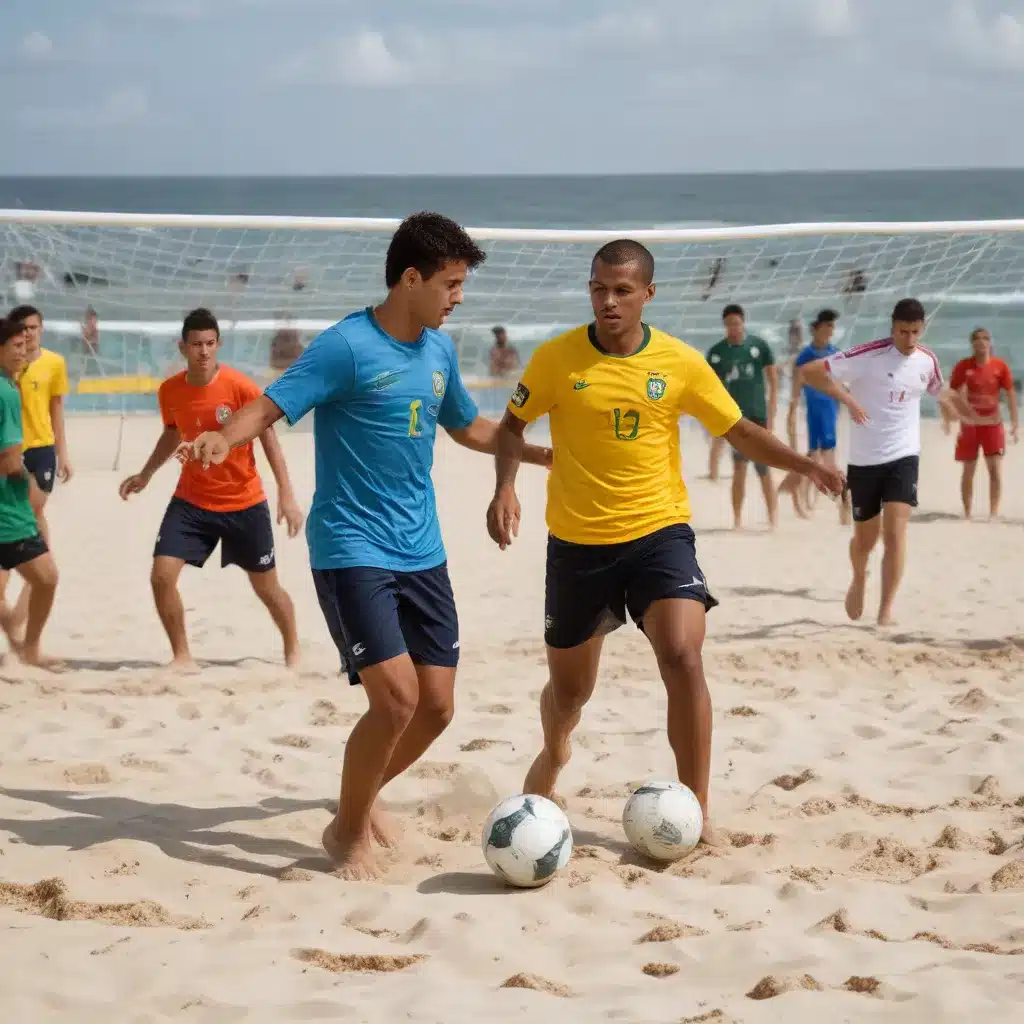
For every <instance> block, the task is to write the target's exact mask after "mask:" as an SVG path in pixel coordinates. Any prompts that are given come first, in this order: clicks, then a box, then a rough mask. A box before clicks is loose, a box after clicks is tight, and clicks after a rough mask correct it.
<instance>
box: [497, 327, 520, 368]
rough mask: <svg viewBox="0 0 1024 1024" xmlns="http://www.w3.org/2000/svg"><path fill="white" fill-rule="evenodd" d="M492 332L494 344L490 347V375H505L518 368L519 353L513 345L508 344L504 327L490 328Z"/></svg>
mask: <svg viewBox="0 0 1024 1024" xmlns="http://www.w3.org/2000/svg"><path fill="white" fill-rule="evenodd" d="M491 330H492V332H493V334H494V345H493V347H492V348H491V376H492V377H507V376H508V375H509V374H511V373H515V371H516V370H518V369H519V353H518V352H517V351H516V349H515V346H513V345H509V343H508V334H507V333H506V331H505V328H504V327H494V328H492V329H491Z"/></svg>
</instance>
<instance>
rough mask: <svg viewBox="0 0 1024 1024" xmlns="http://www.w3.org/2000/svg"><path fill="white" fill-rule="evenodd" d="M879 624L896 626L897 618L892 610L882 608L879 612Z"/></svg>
mask: <svg viewBox="0 0 1024 1024" xmlns="http://www.w3.org/2000/svg"><path fill="white" fill-rule="evenodd" d="M878 624H879V625H880V626H895V625H896V620H895V619H894V618H893V615H892V612H891V611H882V610H880V611H879V612H878Z"/></svg>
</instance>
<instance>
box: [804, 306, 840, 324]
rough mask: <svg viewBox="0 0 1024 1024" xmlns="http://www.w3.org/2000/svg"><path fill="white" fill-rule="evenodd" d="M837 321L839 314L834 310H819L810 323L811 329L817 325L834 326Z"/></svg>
mask: <svg viewBox="0 0 1024 1024" xmlns="http://www.w3.org/2000/svg"><path fill="white" fill-rule="evenodd" d="M838 319H839V314H838V313H837V312H836V311H835V310H834V309H821V310H818V315H817V316H816V317H815V318H814V321H813V322H812V324H811V326H812V327H817V326H818V325H819V324H834V323H835V322H836V321H837V320H838Z"/></svg>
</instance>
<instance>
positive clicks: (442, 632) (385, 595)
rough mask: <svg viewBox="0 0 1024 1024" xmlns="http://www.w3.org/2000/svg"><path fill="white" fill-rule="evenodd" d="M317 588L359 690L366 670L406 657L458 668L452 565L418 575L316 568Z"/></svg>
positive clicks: (360, 568)
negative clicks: (362, 670)
mask: <svg viewBox="0 0 1024 1024" xmlns="http://www.w3.org/2000/svg"><path fill="white" fill-rule="evenodd" d="M313 584H314V586H315V587H316V596H317V599H318V600H319V602H320V610H321V611H322V612H323V614H324V619H325V620H326V622H327V628H328V629H329V630H330V633H331V638H332V639H333V640H334V644H335V646H336V647H337V648H338V653H339V654H340V655H341V668H342V671H343V672H347V673H348V677H349V682H351V683H352V684H353V685H354V686H355V685H358V684H359V683H360V679H359V672H360V670H361V669H364V668H369V667H370V666H372V665H379V664H380V663H381V662H382V661H388V660H389V659H391V658H397V657H398V656H399V655H401V654H408V655H409V657H410V658H411V659H412V660H413V662H414V663H415V664H418V665H437V666H440V667H443V668H455V667H456V666H457V665H458V663H459V617H458V614H457V612H456V609H455V594H454V593H453V591H452V584H451V580H450V579H449V577H448V563H447V562H444V563H442V564H441V565H437V566H434V567H433V568H431V569H421V570H419V571H417V572H392V571H391V570H390V569H379V568H375V567H373V566H353V567H350V568H345V569H314V570H313Z"/></svg>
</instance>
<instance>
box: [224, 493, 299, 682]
mask: <svg viewBox="0 0 1024 1024" xmlns="http://www.w3.org/2000/svg"><path fill="white" fill-rule="evenodd" d="M218 515H219V518H220V520H221V528H222V533H221V540H220V550H221V565H222V566H224V567H227V566H229V565H237V566H238V567H239V568H240V569H242V570H243V571H244V572H245V574H246V575H247V576H248V577H249V583H250V584H252V589H253V591H254V593H255V594H256V596H257V597H258V598H259V599H260V600H261V601H262V602H263V605H264V607H265V608H266V609H267V611H268V612H270V617H271V619H273V620H274V625H275V626H277V629H278V632H279V633H280V634H281V640H282V643H283V646H284V663H285V664H286V665H287V666H288V667H289V668H295V667H297V666H298V664H299V636H298V632H297V630H296V627H295V605H294V604H292V599H291V597H289V596H288V592H287V591H286V590H285V589H284V587H282V586H281V581H280V580H279V579H278V576H277V563H276V561H275V559H274V526H273V522H272V521H271V518H270V506H269V505H268V504H267V503H266V502H265V501H261V502H260V503H259V504H258V505H253V506H252V507H251V508H245V509H241V510H240V511H238V512H222V513H219V514H218Z"/></svg>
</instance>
